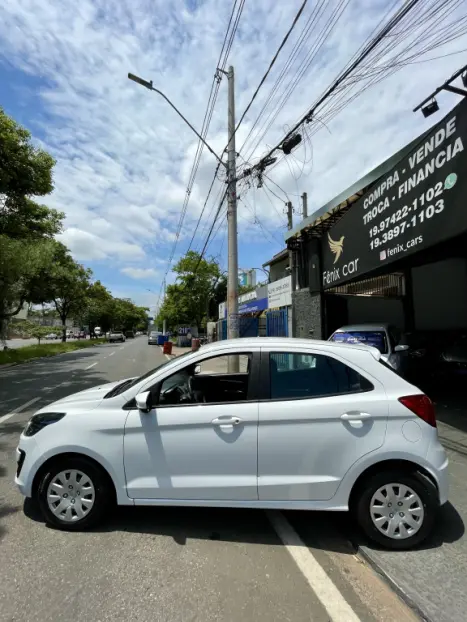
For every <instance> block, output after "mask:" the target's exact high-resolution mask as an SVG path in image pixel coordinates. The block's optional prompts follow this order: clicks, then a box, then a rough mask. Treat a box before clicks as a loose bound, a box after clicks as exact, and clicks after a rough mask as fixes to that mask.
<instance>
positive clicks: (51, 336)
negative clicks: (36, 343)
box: [45, 333, 58, 339]
mask: <svg viewBox="0 0 467 622" xmlns="http://www.w3.org/2000/svg"><path fill="white" fill-rule="evenodd" d="M45 338H46V339H58V335H57V333H49V334H48V335H46V336H45Z"/></svg>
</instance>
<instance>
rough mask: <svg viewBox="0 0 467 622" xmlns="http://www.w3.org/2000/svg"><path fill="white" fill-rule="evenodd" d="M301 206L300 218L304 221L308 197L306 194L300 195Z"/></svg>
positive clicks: (306, 216) (306, 215)
mask: <svg viewBox="0 0 467 622" xmlns="http://www.w3.org/2000/svg"><path fill="white" fill-rule="evenodd" d="M302 206H303V209H302V218H303V220H305V218H308V195H307V193H306V192H304V193H303V194H302Z"/></svg>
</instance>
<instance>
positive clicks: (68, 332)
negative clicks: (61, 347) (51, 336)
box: [66, 330, 74, 339]
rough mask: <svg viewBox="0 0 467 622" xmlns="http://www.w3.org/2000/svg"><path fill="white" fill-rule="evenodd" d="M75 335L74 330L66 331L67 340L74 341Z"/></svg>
mask: <svg viewBox="0 0 467 622" xmlns="http://www.w3.org/2000/svg"><path fill="white" fill-rule="evenodd" d="M73 337H74V335H73V331H72V330H67V331H66V338H67V339H73Z"/></svg>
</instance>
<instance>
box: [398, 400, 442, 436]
mask: <svg viewBox="0 0 467 622" xmlns="http://www.w3.org/2000/svg"><path fill="white" fill-rule="evenodd" d="M399 402H400V403H401V404H403V405H404V406H405V407H406V408H408V409H409V410H411V411H412V412H413V413H415V414H416V415H417V417H420V419H423V421H426V423H429V424H430V425H432V426H433V427H434V428H436V415H435V408H434V406H433V402H432V401H431V400H430V398H429V397H427V396H426V395H422V394H421V395H408V396H406V397H400V398H399Z"/></svg>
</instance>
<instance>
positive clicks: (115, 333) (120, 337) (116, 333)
mask: <svg viewBox="0 0 467 622" xmlns="http://www.w3.org/2000/svg"><path fill="white" fill-rule="evenodd" d="M125 339H126V337H125V335H124V334H123V333H122V331H121V330H111V331H110V333H109V343H113V342H114V341H121V342H122V343H123V342H124V341H125Z"/></svg>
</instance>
